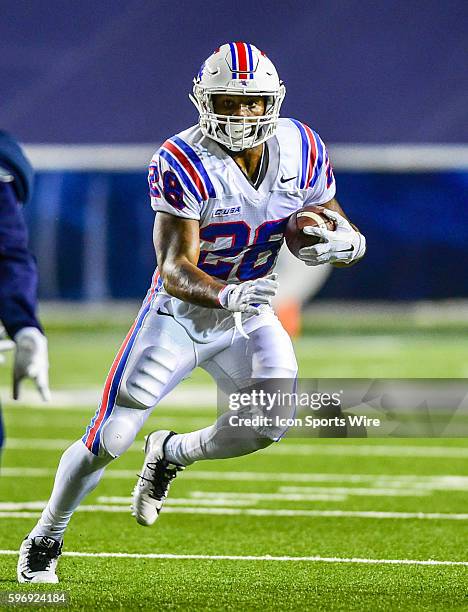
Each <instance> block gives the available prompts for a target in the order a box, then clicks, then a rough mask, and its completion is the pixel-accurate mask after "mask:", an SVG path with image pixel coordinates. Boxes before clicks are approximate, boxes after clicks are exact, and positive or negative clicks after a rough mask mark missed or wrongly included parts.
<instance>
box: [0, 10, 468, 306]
mask: <svg viewBox="0 0 468 612" xmlns="http://www.w3.org/2000/svg"><path fill="white" fill-rule="evenodd" d="M229 40H248V41H250V42H252V43H254V44H255V45H257V46H258V47H259V48H261V49H262V50H264V51H265V52H266V53H267V54H268V55H269V56H270V58H271V59H272V60H273V62H274V63H275V64H276V66H277V68H278V71H279V73H280V76H281V78H282V79H283V80H284V81H285V83H286V87H287V96H286V100H285V103H284V105H283V111H282V114H283V116H294V117H296V118H298V119H300V120H302V121H305V122H307V123H308V124H309V125H311V126H312V127H314V128H315V129H316V130H317V131H318V132H319V133H320V135H321V136H322V138H323V139H324V140H325V141H326V142H327V143H329V144H330V143H331V144H332V145H333V144H337V143H342V144H344V145H352V144H357V143H364V144H369V145H376V146H377V147H379V146H380V145H388V144H401V145H404V144H406V143H410V144H411V143H413V144H424V143H428V144H432V145H433V147H432V154H431V157H432V161H430V163H428V165H427V167H426V168H424V169H423V171H418V172H412V171H411V170H409V169H408V171H405V168H403V169H401V170H400V171H399V172H398V173H395V172H394V170H395V169H394V168H393V169H392V168H391V167H388V168H384V169H383V170H382V171H378V172H376V171H375V170H369V168H364V167H363V168H357V169H355V170H350V168H349V165H348V166H347V165H346V164H344V167H341V166H340V165H339V164H338V165H336V167H335V175H336V178H337V185H338V192H337V195H338V198H339V200H340V201H341V202H342V204H343V206H344V208H345V210H347V211H348V213H349V215H350V216H351V218H352V219H353V220H354V221H355V222H356V223H357V225H358V226H359V227H360V228H361V229H362V231H363V232H364V233H365V234H366V236H367V238H368V247H369V248H368V256H367V257H366V259H365V260H364V261H363V262H362V263H361V264H360V265H359V266H356V267H355V268H352V269H350V270H346V271H344V272H343V271H336V270H335V271H333V273H332V275H331V277H330V279H329V281H328V282H327V283H326V285H325V286H324V288H323V289H322V290H321V292H320V294H319V295H318V299H320V298H326V299H330V298H333V299H372V300H376V299H381V300H390V301H396V300H419V299H431V300H434V299H445V298H454V297H468V274H466V269H467V265H468V258H467V256H466V244H467V237H468V231H467V228H468V206H467V200H466V193H467V185H468V162H466V160H467V159H468V154H467V151H468V147H466V145H465V146H464V147H461V148H460V151H462V152H464V158H465V162H463V163H460V158H459V156H458V154H457V153H453V164H454V168H453V169H451V168H445V169H443V170H442V168H440V167H437V159H438V152H439V151H440V150H441V149H440V147H439V145H440V144H443V143H446V144H462V145H463V144H464V143H468V121H467V109H468V77H467V74H468V71H467V69H466V66H467V61H466V60H467V57H468V2H467V1H466V0H465V1H456V0H447V1H436V0H425V1H419V0H408V1H400V0H394V1H393V0H381V1H378V2H375V1H372V2H371V1H369V0H360V1H357V0H346V1H345V0H342V1H339V0H328V1H325V0H315V1H314V0H312V1H309V2H306V1H303V0H299V1H295V2H277V1H274V0H273V1H272V0H270V1H269V2H252V1H251V0H249V1H246V0H241V1H236V2H234V1H232V2H231V1H229V2H228V1H226V0H218V1H214V0H206V1H204V2H199V1H189V0H182V1H178V2H177V1H176V2H166V1H159V2H158V1H156V0H128V1H123V0H115V1H113V2H110V1H108V0H99V1H90V0H81V1H80V2H69V1H63V0H19V1H18V0H14V1H13V0H0V47H1V52H0V127H1V128H3V129H7V130H9V131H11V132H12V133H14V134H15V135H16V136H17V137H18V138H19V139H20V140H21V141H23V142H26V143H38V144H40V145H41V146H44V145H47V144H53V143H67V144H69V145H70V146H71V147H72V146H73V145H74V144H83V143H111V144H112V143H113V144H115V143H148V144H150V147H149V148H150V149H151V148H152V147H154V148H156V145H157V143H160V142H161V141H162V140H164V139H165V138H167V137H168V136H170V135H172V134H174V133H177V132H178V131H180V130H182V129H185V128H187V127H188V126H189V125H192V124H194V123H195V122H196V121H197V114H196V111H195V108H194V107H193V106H192V104H191V103H190V101H189V100H188V97H187V94H188V92H189V91H190V89H191V83H192V78H193V76H194V75H195V73H196V72H197V71H198V69H199V66H200V64H201V63H202V61H203V60H204V59H205V58H206V57H207V56H208V55H209V54H210V53H211V52H212V51H213V50H214V49H215V48H216V47H217V46H219V45H220V44H222V43H224V42H227V41H229ZM331 148H332V149H333V147H331ZM42 150H43V149H40V151H39V154H38V155H39V157H37V156H36V164H37V165H38V167H39V168H41V169H40V171H39V172H38V176H37V180H36V191H35V195H34V198H33V201H32V202H31V204H30V205H28V207H27V209H26V211H25V213H26V216H27V220H28V223H29V226H30V230H31V244H32V246H33V249H34V251H35V252H36V254H37V257H38V262H39V268H40V277H41V287H40V292H41V297H45V298H52V299H56V298H66V299H87V300H100V299H103V298H108V297H113V298H140V297H141V296H142V295H143V293H144V291H145V289H146V287H147V284H148V282H149V279H150V276H151V271H152V268H153V265H154V254H153V248H152V244H151V226H152V222H153V213H152V211H151V209H150V208H149V200H148V195H147V186H146V177H145V167H144V163H142V164H141V170H137V169H135V167H133V168H132V169H130V168H129V169H128V170H127V171H125V172H115V171H114V172H106V171H98V170H96V169H93V168H90V169H88V170H87V171H84V172H83V171H82V170H80V169H78V168H75V169H71V170H66V171H64V170H63V169H60V168H47V169H45V167H42V166H41V164H40V163H38V160H39V162H40V161H41V159H42V158H41V151H42ZM434 154H435V155H434ZM106 155H107V154H106ZM111 155H112V152H110V153H109V156H111ZM345 157H346V154H345ZM341 159H343V157H341ZM346 159H348V158H346ZM352 159H353V151H352V149H350V150H349V160H351V161H352ZM434 159H435V162H436V163H435V164H434ZM332 161H333V157H332ZM423 162H424V160H423ZM46 166H47V164H46ZM138 168H139V166H138Z"/></svg>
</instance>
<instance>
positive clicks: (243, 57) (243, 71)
mask: <svg viewBox="0 0 468 612" xmlns="http://www.w3.org/2000/svg"><path fill="white" fill-rule="evenodd" d="M235 45H236V49H237V57H238V58H239V67H238V70H239V72H240V74H239V78H240V79H247V78H248V76H247V71H248V68H247V48H246V45H245V43H243V42H236V43H235Z"/></svg>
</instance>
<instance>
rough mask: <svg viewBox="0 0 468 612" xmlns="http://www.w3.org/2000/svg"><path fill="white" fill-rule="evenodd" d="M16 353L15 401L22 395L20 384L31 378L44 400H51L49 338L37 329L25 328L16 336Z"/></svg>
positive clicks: (14, 375)
mask: <svg viewBox="0 0 468 612" xmlns="http://www.w3.org/2000/svg"><path fill="white" fill-rule="evenodd" d="M14 340H15V343H16V351H15V363H14V366H13V399H15V400H16V399H18V398H19V395H20V384H21V382H22V381H23V379H24V378H30V379H31V380H33V381H34V383H35V384H36V387H37V390H38V391H39V393H40V395H41V397H42V399H43V400H44V401H45V402H47V401H49V399H50V390H49V357H48V352H47V338H46V337H45V336H44V335H43V334H42V333H41V332H40V331H39V330H38V329H37V328H36V327H23V329H20V331H19V332H18V333H17V334H16V335H15V338H14Z"/></svg>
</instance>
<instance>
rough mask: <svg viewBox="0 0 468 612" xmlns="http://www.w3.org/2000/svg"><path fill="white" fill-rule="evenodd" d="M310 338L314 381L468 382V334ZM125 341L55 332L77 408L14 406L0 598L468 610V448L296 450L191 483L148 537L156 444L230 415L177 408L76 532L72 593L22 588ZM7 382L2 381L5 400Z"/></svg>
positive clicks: (110, 477) (57, 361)
mask: <svg viewBox="0 0 468 612" xmlns="http://www.w3.org/2000/svg"><path fill="white" fill-rule="evenodd" d="M308 331H309V335H308V336H307V337H306V338H303V339H301V340H299V341H298V342H297V347H296V348H297V355H298V360H299V364H300V369H301V375H302V376H303V377H307V376H314V377H319V376H324V377H326V376H333V377H346V376H349V377H358V376H359V377H372V376H378V377H385V376H387V377H403V376H406V377H458V378H463V377H467V376H468V339H467V338H466V334H465V336H463V335H462V334H461V333H460V331H461V330H458V329H451V328H447V327H446V326H444V327H437V326H435V327H432V328H430V329H427V328H422V329H415V328H413V327H411V326H406V327H405V325H404V322H402V321H399V322H398V324H397V323H395V325H394V326H392V325H390V324H385V325H370V324H369V323H368V324H365V323H362V322H361V323H360V324H359V325H354V326H352V328H350V327H349V326H348V327H346V328H341V329H338V330H336V329H335V330H333V329H332V328H327V326H326V325H324V326H323V327H322V328H321V329H318V328H317V327H316V326H315V327H314V322H311V324H310V325H309V327H308ZM124 332H125V330H124V328H123V327H121V326H120V325H118V326H114V327H113V326H111V325H109V326H99V327H91V328H87V327H86V326H84V327H81V326H80V325H78V324H77V325H71V326H66V325H56V326H54V325H53V324H51V325H50V334H49V342H50V358H51V364H52V370H51V381H52V387H53V388H55V389H56V390H57V391H58V392H60V393H61V394H62V395H60V396H59V397H61V398H62V397H63V398H65V399H64V404H65V403H66V406H65V405H62V406H61V405H60V404H59V402H57V401H55V402H54V403H53V405H52V407H49V408H47V407H45V406H40V405H34V406H32V405H30V404H28V403H27V402H24V403H23V404H20V405H18V406H13V404H12V403H11V402H10V401H9V400H8V399H7V398H6V397H5V391H4V390H3V392H2V394H3V397H4V416H5V421H6V427H7V433H8V444H7V448H6V450H5V452H4V456H3V471H2V476H1V492H2V494H1V501H0V534H1V535H0V549H1V551H0V568H1V572H0V590H1V591H11V590H15V591H21V592H25V593H30V592H37V591H46V592H52V591H57V590H64V591H66V592H67V594H68V596H69V605H70V608H71V609H75V610H78V609H82V610H85V609H86V610H89V609H97V610H101V609H106V610H107V609H119V608H121V609H125V610H133V609H148V610H155V609H188V610H198V609H200V610H201V609H210V610H256V609H268V610H273V609H274V610H346V611H347V610H370V611H371V610H372V611H373V610H382V611H386V612H387V611H393V610H431V611H432V610H464V609H468V596H467V594H468V590H467V578H468V553H467V551H466V541H467V536H468V529H467V525H468V514H467V512H468V504H467V491H468V444H467V443H466V441H464V440H461V439H453V440H441V439H433V440H424V439H414V440H411V439H407V440H383V439H367V440H365V439H364V440H343V439H341V440H306V439H296V440H283V441H282V442H281V443H279V444H276V445H274V447H270V448H269V449H266V450H265V451H263V452H261V453H257V454H255V455H251V456H247V457H242V458H239V459H235V460H226V461H218V462H204V463H198V464H196V465H194V466H192V467H191V468H189V469H187V470H186V471H185V473H183V474H182V475H181V476H180V478H178V479H177V481H176V482H175V484H174V486H173V488H172V490H171V495H170V499H169V501H168V503H167V506H166V507H165V510H164V512H163V513H162V515H161V517H160V519H159V520H158V522H157V523H156V524H155V525H154V526H153V527H151V528H143V527H140V526H138V525H137V524H136V522H135V521H134V519H133V518H132V517H131V516H130V511H129V495H130V491H131V489H132V487H133V484H134V481H135V474H136V472H137V471H138V470H139V468H140V467H141V463H142V460H143V454H142V452H141V450H140V447H141V443H142V440H143V435H144V434H145V433H148V432H149V431H151V430H152V429H155V428H173V429H176V430H178V431H189V430H191V429H194V428H199V427H203V426H206V425H208V424H210V423H211V422H212V420H213V419H214V416H215V408H214V406H210V405H206V406H203V405H202V406H193V405H190V402H187V403H186V404H185V405H184V404H181V403H180V402H176V400H174V402H176V404H175V405H172V406H171V405H170V404H169V403H166V404H164V406H161V407H159V409H157V410H156V411H155V413H154V415H153V416H152V417H151V418H150V420H149V421H148V423H147V425H146V427H145V430H144V431H143V432H141V434H140V437H139V440H138V443H137V444H135V445H134V447H132V448H131V449H130V451H129V452H128V453H127V454H126V455H125V456H124V457H122V458H120V459H118V460H117V461H116V462H115V463H114V464H113V465H111V466H110V468H109V469H108V471H107V474H106V476H105V477H104V479H103V480H102V481H101V484H100V485H99V487H98V488H97V490H96V491H95V492H94V493H93V494H92V495H91V496H90V497H89V498H87V499H86V500H85V502H84V505H83V506H82V508H81V510H80V511H79V512H77V513H76V515H75V516H74V518H73V520H72V522H71V524H70V528H69V530H68V532H67V535H66V539H65V551H66V553H68V555H64V556H63V557H62V558H61V560H60V563H59V571H58V573H59V576H60V578H61V584H60V585H57V586H53V587H52V586H42V587H41V586H36V587H34V586H32V585H27V586H24V585H23V586H18V585H16V582H15V567H16V557H15V555H14V554H13V551H16V550H17V549H18V547H19V544H20V542H21V539H22V538H23V537H24V536H25V535H26V534H27V533H28V530H29V529H30V528H31V526H32V525H33V524H34V522H35V520H36V517H37V516H38V513H39V511H40V508H42V507H43V505H44V503H45V500H46V499H47V497H48V494H49V492H50V488H51V484H52V479H53V475H54V472H55V468H56V465H57V462H58V459H59V457H60V454H61V451H62V450H63V449H64V448H66V446H67V444H68V442H71V441H73V440H75V439H76V438H78V437H79V436H81V435H82V433H83V431H84V428H85V426H86V424H87V422H88V421H89V418H90V416H91V415H92V413H93V412H94V408H93V407H92V406H91V405H90V402H89V400H88V399H87V400H86V401H85V400H83V402H81V403H80V400H79V398H81V397H84V396H82V395H80V391H89V390H91V391H93V390H96V389H97V387H98V386H99V385H100V384H101V383H102V382H103V379H104V377H105V374H106V371H107V369H108V367H109V365H110V362H111V360H112V358H113V354H114V351H115V349H116V348H117V347H118V345H119V342H120V340H121V339H122V336H123V334H124ZM8 377H9V369H8V368H5V367H1V369H0V386H1V387H5V386H6V385H7V384H8V379H9V378H8ZM210 384H211V383H210V381H209V379H208V377H207V375H206V374H204V373H203V372H201V373H196V374H195V375H194V376H193V377H192V378H191V379H189V380H187V381H185V382H184V383H183V385H182V389H185V390H186V391H188V392H190V390H191V389H193V396H194V397H197V395H198V397H202V396H203V395H200V394H203V393H205V391H206V390H207V389H208V388H209V387H208V386H209V385H210ZM74 392H75V395H73V393H74ZM75 396H76V398H77V401H76V402H74V399H73V398H74V397H75ZM189 396H190V393H189ZM28 397H29V396H28ZM65 400H66V402H65ZM9 551H11V552H9ZM119 554H120V556H119ZM2 609H3V608H2ZM5 609H6V608H5Z"/></svg>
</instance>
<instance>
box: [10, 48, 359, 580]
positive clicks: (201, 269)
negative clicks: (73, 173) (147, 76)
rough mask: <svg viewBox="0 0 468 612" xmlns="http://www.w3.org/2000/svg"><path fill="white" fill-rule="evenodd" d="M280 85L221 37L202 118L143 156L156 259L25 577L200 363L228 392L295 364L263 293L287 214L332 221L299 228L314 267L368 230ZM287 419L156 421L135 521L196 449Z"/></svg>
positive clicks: (23, 553) (341, 256) (154, 511)
mask: <svg viewBox="0 0 468 612" xmlns="http://www.w3.org/2000/svg"><path fill="white" fill-rule="evenodd" d="M284 95H285V88H284V85H283V83H282V82H281V81H280V80H279V78H278V74H277V72H276V69H275V67H274V65H273V64H272V63H271V61H270V60H269V59H268V58H267V57H266V56H265V54H264V53H262V52H261V51H259V50H258V49H257V48H255V47H254V46H253V45H250V44H247V43H242V42H236V43H229V44H225V45H222V46H221V47H220V48H219V49H217V50H216V51H215V52H214V53H213V54H212V55H211V56H210V57H209V58H208V59H207V60H206V62H204V63H203V65H202V67H201V69H200V71H199V73H198V75H197V77H196V78H195V81H194V87H193V96H192V101H193V102H194V103H195V106H196V107H197V109H198V111H199V115H200V116H199V123H198V124H197V125H195V126H193V127H191V128H189V129H188V130H186V131H184V132H182V133H180V134H179V135H177V136H174V137H172V138H170V139H169V140H167V141H166V142H165V143H164V144H163V145H162V147H161V148H160V149H159V150H158V151H157V152H156V154H155V156H154V157H153V159H152V161H151V164H150V168H149V185H150V194H151V204H152V207H153V209H154V210H155V211H156V212H157V215H156V219H155V224H154V244H155V249H156V256H157V261H158V268H157V270H156V272H155V274H154V276H153V281H152V284H151V287H150V290H149V291H148V294H147V296H146V299H145V300H144V302H143V306H142V308H141V310H140V313H139V315H138V317H137V318H136V320H135V323H134V324H133V326H132V328H131V329H130V331H129V333H128V335H127V337H126V339H125V341H124V343H123V345H122V347H121V349H120V351H119V352H118V354H117V357H116V358H115V361H114V363H113V365H112V368H111V370H110V373H109V376H108V378H107V381H106V383H105V386H104V391H103V395H102V401H101V404H100V406H99V408H98V410H97V412H96V414H95V416H94V418H93V419H92V421H91V423H90V425H89V427H88V429H87V431H86V434H85V435H84V437H83V438H82V440H79V441H77V442H76V443H75V444H73V445H72V446H71V447H70V448H69V449H68V450H66V451H65V453H64V454H63V456H62V459H61V461H60V465H59V467H58V471H57V475H56V479H55V485H54V489H53V492H52V496H51V498H50V500H49V503H48V504H47V506H46V508H45V509H44V511H43V513H42V517H41V519H40V520H39V522H38V524H37V525H36V526H35V527H34V529H33V530H32V531H31V533H30V534H29V535H28V536H27V537H26V539H25V540H24V541H23V544H22V546H21V550H20V558H19V562H18V580H19V581H20V582H57V581H58V578H57V575H56V573H55V568H56V564H57V559H58V556H59V555H60V552H61V547H62V539H63V534H64V532H65V529H66V527H67V525H68V522H69V520H70V518H71V516H72V514H73V512H74V510H75V509H76V507H77V506H78V504H79V503H80V502H81V500H82V499H83V498H84V497H85V496H86V495H87V494H88V493H90V491H92V490H93V489H94V487H95V486H96V485H97V484H98V482H99V480H100V478H101V476H102V474H103V472H104V468H105V467H106V465H108V464H109V463H110V462H111V461H112V460H113V459H115V458H116V457H119V456H120V455H121V454H122V453H123V452H125V451H126V450H127V449H128V448H129V447H130V445H131V444H132V443H133V441H134V439H135V436H136V435H137V433H138V432H139V431H140V429H141V427H142V426H143V425H144V423H145V421H146V419H147V418H148V416H149V415H150V414H151V412H152V410H153V409H154V407H155V406H156V405H157V404H158V402H159V401H160V400H161V399H162V398H163V397H164V396H165V395H166V394H167V393H169V392H170V391H171V390H172V389H173V388H174V387H175V386H176V385H177V384H178V383H179V382H180V381H181V380H182V379H183V378H185V377H186V376H187V375H189V374H190V372H191V371H192V370H193V369H194V368H195V367H197V366H200V367H202V368H204V369H205V370H206V371H208V372H209V373H210V374H211V375H212V377H213V378H214V379H215V380H216V382H217V384H218V386H219V387H220V388H221V389H222V390H223V391H224V392H226V393H230V392H234V391H239V389H244V388H246V387H248V386H249V385H250V384H251V381H252V379H262V380H265V379H267V380H270V379H283V380H286V381H289V382H288V391H291V390H293V386H294V382H295V378H296V374H297V364H296V359H295V355H294V351H293V347H292V344H291V340H290V338H289V336H288V335H287V333H286V332H285V331H284V329H283V327H282V326H281V324H280V322H279V321H278V319H277V318H276V316H275V314H274V312H273V310H272V308H271V301H272V299H273V297H274V296H275V294H276V292H277V289H278V284H277V282H276V275H275V274H274V273H272V271H273V269H274V266H275V263H276V259H277V256H278V252H279V250H280V248H281V245H282V242H283V234H284V230H285V227H286V224H287V220H288V217H289V216H290V215H291V214H292V213H294V212H295V211H297V210H298V209H299V208H301V207H303V206H304V205H307V204H321V205H322V206H324V207H325V209H326V214H327V216H329V218H330V219H332V220H333V221H334V222H335V223H336V229H335V230H334V231H329V230H318V229H317V228H310V227H309V228H306V229H308V230H311V231H310V233H311V234H314V232H318V234H316V235H317V236H319V237H320V238H321V240H322V242H321V243H320V244H318V245H316V246H313V247H306V248H303V249H302V250H301V258H302V259H303V260H304V261H305V263H306V264H308V265H312V266H314V265H320V264H323V263H338V264H345V265H346V264H347V265H349V264H351V263H354V262H356V261H357V260H359V259H360V258H361V257H362V256H363V255H364V252H365V239H364V237H363V236H362V235H361V234H360V233H359V232H358V231H356V229H355V228H354V227H353V226H351V224H350V223H349V222H348V220H347V219H346V218H345V216H344V213H343V211H342V209H341V207H340V205H339V204H338V202H337V201H336V200H335V199H334V196H335V180H334V177H333V172H332V168H331V165H330V161H329V158H328V154H327V151H326V148H325V145H324V144H323V142H322V140H321V139H320V137H319V136H318V134H317V133H315V132H314V131H313V130H311V129H310V128H309V127H308V126H307V125H305V124H302V123H300V122H299V121H296V120H295V119H279V112H280V107H281V103H282V101H283V98H284ZM283 433H284V431H283V430H282V429H281V428H277V427H276V428H275V427H270V428H265V427H258V428H256V427H244V428H239V429H236V428H234V427H232V426H231V425H230V423H229V420H228V415H222V416H220V417H219V418H218V420H217V421H216V423H215V424H214V425H212V426H210V427H206V428H204V429H201V430H199V431H194V432H190V433H186V434H176V433H174V432H171V431H156V432H153V433H151V434H150V435H149V436H148V437H147V440H146V449H145V450H146V457H145V462H144V465H143V469H142V472H141V476H140V477H139V480H138V482H137V484H136V487H135V490H134V494H133V513H134V515H135V517H136V520H137V521H138V523H140V524H142V525H151V524H152V523H154V521H155V520H156V518H157V517H158V514H159V512H160V510H161V507H162V505H163V502H164V500H165V498H166V496H167V492H168V489H169V485H170V482H171V480H172V479H173V478H174V477H175V476H176V475H177V473H178V472H179V471H180V470H182V469H184V468H185V467H186V466H188V465H190V464H192V463H194V462H195V461H199V460H206V459H222V458H228V457H238V456H240V455H245V454H248V453H252V452H254V451H257V450H259V449H263V448H265V447H267V446H269V445H270V444H271V443H272V442H273V441H274V440H277V439H279V438H280V437H281V435H282V434H283Z"/></svg>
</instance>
